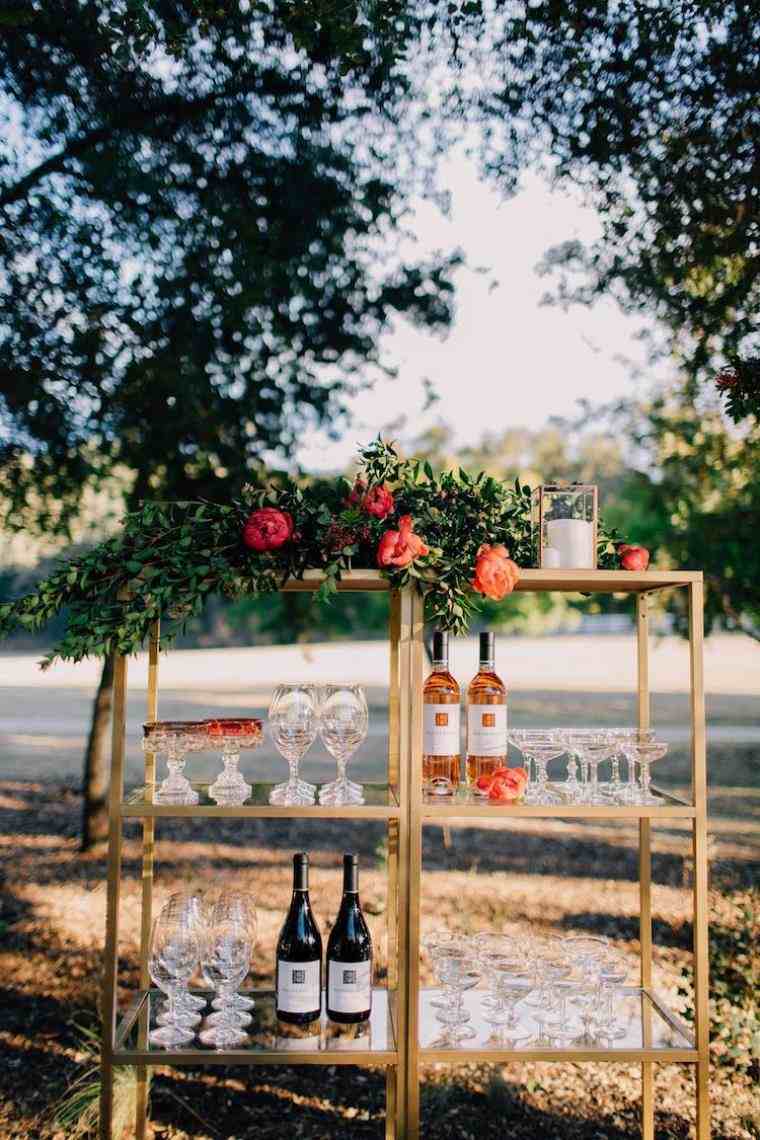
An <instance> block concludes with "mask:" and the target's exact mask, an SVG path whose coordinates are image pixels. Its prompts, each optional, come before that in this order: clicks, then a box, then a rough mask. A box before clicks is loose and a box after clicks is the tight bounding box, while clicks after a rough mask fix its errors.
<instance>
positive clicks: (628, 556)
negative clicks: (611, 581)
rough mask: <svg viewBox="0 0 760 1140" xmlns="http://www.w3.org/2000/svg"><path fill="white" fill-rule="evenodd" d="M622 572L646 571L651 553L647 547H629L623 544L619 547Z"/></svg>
mask: <svg viewBox="0 0 760 1140" xmlns="http://www.w3.org/2000/svg"><path fill="white" fill-rule="evenodd" d="M618 557H619V558H620V568H621V570H646V568H647V566H648V565H649V551H648V550H647V548H646V546H629V545H628V544H627V543H625V542H624V543H623V545H622V546H619V547H618Z"/></svg>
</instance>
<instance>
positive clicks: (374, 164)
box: [0, 0, 456, 530]
mask: <svg viewBox="0 0 760 1140" xmlns="http://www.w3.org/2000/svg"><path fill="white" fill-rule="evenodd" d="M208 13H209V14H208V15H207V14H206V10H205V6H204V5H202V4H201V5H198V4H196V3H158V2H156V3H144V4H137V5H129V6H128V7H125V8H124V11H123V12H122V11H121V6H120V5H116V6H114V5H112V4H110V3H105V2H103V0H88V2H86V3H79V2H78V0H64V2H62V3H58V2H56V3H55V4H53V3H43V4H41V5H39V6H36V7H35V8H34V9H33V10H29V9H28V7H27V5H25V4H24V5H22V4H18V5H16V6H10V7H7V6H6V8H5V9H4V13H3V23H4V25H5V26H4V28H3V36H2V37H1V38H0V84H1V85H2V86H1V88H0V98H1V99H2V103H1V104H0V105H1V106H2V109H3V113H4V116H5V118H6V121H7V124H8V131H7V132H4V134H5V142H4V143H3V144H2V146H0V218H1V219H2V224H1V225H0V400H1V401H2V402H1V404H0V408H1V409H2V428H0V432H1V433H2V434H0V472H2V479H3V482H2V491H3V495H4V498H5V501H6V502H7V503H8V504H9V505H10V508H11V510H10V518H11V519H14V518H15V519H16V520H17V521H18V520H19V519H23V520H24V521H28V519H29V517H30V513H31V514H35V515H36V516H37V517H38V519H39V522H40V524H41V527H42V528H43V529H46V530H50V529H54V528H56V527H60V528H63V529H65V528H66V527H67V526H68V524H69V521H70V519H71V517H72V516H73V514H74V513H75V512H76V510H77V508H78V504H79V501H80V496H81V492H82V489H83V487H84V486H86V485H87V484H88V482H91V481H93V480H97V479H99V478H102V477H103V476H104V475H105V474H106V473H108V472H110V471H112V470H114V469H115V468H118V469H120V470H122V471H124V472H126V473H127V475H128V493H129V498H130V499H131V500H132V501H135V500H137V499H141V498H144V497H151V496H160V497H177V498H183V497H188V496H191V495H198V494H205V495H209V496H211V497H218V496H219V495H224V494H232V493H235V492H236V491H237V490H239V488H240V487H241V486H242V484H243V483H244V482H245V480H246V478H248V477H249V475H250V468H251V464H252V463H253V462H255V461H260V460H261V459H262V458H264V457H266V456H271V455H272V454H273V453H274V454H278V453H279V455H280V457H282V456H287V455H288V454H289V453H290V452H291V451H292V448H293V445H294V442H295V441H296V440H297V438H298V436H299V434H300V433H301V432H302V431H303V430H304V427H305V426H306V425H307V424H309V423H314V422H316V423H321V424H327V425H330V426H332V427H333V428H334V429H336V428H337V427H338V425H339V424H340V420H341V415H342V412H343V410H344V403H345V397H346V395H347V392H348V391H349V390H350V388H351V387H352V386H353V385H357V384H361V383H363V382H364V381H366V380H367V379H369V378H370V377H371V376H372V375H373V372H376V371H377V369H378V368H379V367H381V366H382V361H381V359H380V352H379V348H378V339H379V335H380V332H381V331H382V329H383V328H385V327H386V326H387V324H388V323H389V321H390V320H391V318H392V316H393V315H394V314H397V313H403V314H404V315H405V316H406V317H407V318H410V319H412V320H415V321H419V322H422V323H425V324H427V325H430V326H433V327H436V326H441V327H442V326H445V324H446V323H447V321H448V319H449V317H450V313H451V288H452V287H451V280H450V274H449V270H450V269H451V267H452V265H453V264H454V263H455V261H456V258H447V257H443V256H442V257H440V258H438V259H436V261H435V263H434V264H418V263H414V262H413V261H410V260H409V259H408V258H407V259H406V260H404V259H403V258H401V257H400V256H399V254H398V251H397V248H396V246H397V242H396V240H395V236H394V235H396V233H397V230H398V226H399V220H400V215H401V212H402V207H403V200H404V179H403V177H402V176H401V174H400V173H399V170H398V169H396V168H395V167H394V163H395V162H397V161H398V156H399V153H400V150H401V148H402V147H403V146H404V145H405V144H406V141H408V130H407V126H411V114H410V112H409V111H408V108H406V107H405V95H406V84H405V83H404V82H403V81H401V80H400V79H398V78H397V77H396V76H395V75H394V74H393V71H394V51H393V43H394V41H393V37H391V36H389V35H388V26H387V21H386V19H385V17H384V16H383V14H382V13H380V14H379V15H378V17H377V20H376V23H375V24H373V25H367V26H366V27H364V28H363V29H362V28H361V27H359V26H358V25H356V26H354V24H353V23H352V22H351V21H350V20H348V21H347V20H345V19H343V20H337V19H335V20H334V21H333V22H332V24H331V23H328V22H325V20H324V19H323V20H322V21H321V25H320V28H319V30H317V28H316V27H315V26H314V24H313V21H309V19H308V18H307V13H306V11H305V9H304V11H302V12H301V11H298V12H297V11H295V10H294V7H293V6H292V5H289V4H287V3H280V4H277V3H276V4H272V5H266V6H264V5H261V4H247V3H241V4H239V5H226V6H224V8H223V9H219V8H218V7H215V8H211V7H210V6H209V9H208ZM122 18H123V21H122ZM402 113H403V116H405V118H404V122H402V121H401V118H402ZM405 124H406V125H405ZM413 181H414V179H413V178H410V180H409V182H410V184H411V182H413ZM24 508H26V513H24ZM19 511H20V512H21V514H19V513H18V512H19Z"/></svg>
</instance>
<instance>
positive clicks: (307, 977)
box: [275, 851, 322, 1025]
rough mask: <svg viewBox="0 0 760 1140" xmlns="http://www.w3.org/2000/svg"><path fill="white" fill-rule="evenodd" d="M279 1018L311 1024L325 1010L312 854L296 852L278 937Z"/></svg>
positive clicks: (276, 1007)
mask: <svg viewBox="0 0 760 1140" xmlns="http://www.w3.org/2000/svg"><path fill="white" fill-rule="evenodd" d="M276 970H277V974H276V976H277V991H276V998H275V1009H276V1013H277V1018H278V1020H280V1021H284V1022H287V1023H288V1024H290V1025H308V1024H309V1023H310V1022H312V1021H316V1020H317V1018H318V1017H319V1016H320V1014H321V1012H322V937H321V935H320V933H319V930H318V928H317V924H316V922H315V921H314V915H313V914H312V910H311V904H310V902H309V856H308V855H307V854H306V852H305V851H299V852H298V854H297V855H294V856H293V898H292V900H291V903H290V910H289V911H288V913H287V917H286V919H285V921H284V923H283V924H282V930H281V931H280V937H279V938H278V940H277V963H276Z"/></svg>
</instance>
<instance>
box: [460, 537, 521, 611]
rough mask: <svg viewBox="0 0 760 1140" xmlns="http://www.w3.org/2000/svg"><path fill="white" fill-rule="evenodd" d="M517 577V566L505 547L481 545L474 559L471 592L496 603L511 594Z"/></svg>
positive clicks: (518, 572)
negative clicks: (473, 591)
mask: <svg viewBox="0 0 760 1140" xmlns="http://www.w3.org/2000/svg"><path fill="white" fill-rule="evenodd" d="M519 577H520V571H519V569H518V567H517V564H516V563H514V562H513V561H512V559H511V558H510V557H509V551H508V550H507V548H506V547H505V546H501V545H497V546H489V545H488V543H485V542H484V543H483V545H482V546H481V547H480V549H479V550H478V554H477V557H476V559H475V574H474V577H473V579H472V582H471V585H472V588H473V590H477V592H478V593H479V594H485V596H486V597H487V598H493V599H494V601H497V602H498V601H499V600H500V599H501V598H503V597H504V596H505V595H506V594H511V593H512V591H513V590H514V588H515V586H516V585H517V580H518V578H519Z"/></svg>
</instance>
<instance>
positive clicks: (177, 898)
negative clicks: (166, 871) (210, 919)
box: [156, 890, 206, 1028]
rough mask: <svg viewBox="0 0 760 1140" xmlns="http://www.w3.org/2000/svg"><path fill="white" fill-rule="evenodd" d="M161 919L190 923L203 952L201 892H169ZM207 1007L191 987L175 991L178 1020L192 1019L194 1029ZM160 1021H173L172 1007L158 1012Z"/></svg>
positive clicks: (203, 913) (203, 909)
mask: <svg viewBox="0 0 760 1140" xmlns="http://www.w3.org/2000/svg"><path fill="white" fill-rule="evenodd" d="M159 918H160V919H161V920H162V921H164V922H168V921H174V922H180V923H183V924H187V925H188V926H189V927H190V929H192V931H193V933H194V935H195V938H196V941H197V943H198V953H199V955H200V944H201V939H202V936H203V930H204V926H205V921H206V904H205V900H204V897H203V894H202V893H201V892H200V891H197V890H185V891H175V892H174V893H173V894H171V895H169V897H168V899H167V900H166V902H165V903H164V905H163V906H162V908H161V912H160V915H159ZM205 1007H206V999H205V998H204V997H200V996H196V995H195V994H192V993H190V991H189V989H187V988H185V989H182V990H180V991H179V992H177V993H176V994H175V1009H176V1011H177V1019H178V1020H183V1019H185V1020H188V1022H189V1025H190V1027H191V1028H192V1027H193V1026H195V1025H197V1024H198V1022H199V1021H200V1017H199V1010H202V1009H205ZM156 1021H157V1023H158V1024H159V1025H165V1024H167V1022H170V1021H171V1017H170V1015H169V1011H168V1006H167V1007H165V1008H164V1009H162V1010H161V1011H160V1012H159V1013H158V1015H157V1017H156Z"/></svg>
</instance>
